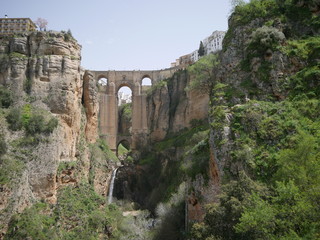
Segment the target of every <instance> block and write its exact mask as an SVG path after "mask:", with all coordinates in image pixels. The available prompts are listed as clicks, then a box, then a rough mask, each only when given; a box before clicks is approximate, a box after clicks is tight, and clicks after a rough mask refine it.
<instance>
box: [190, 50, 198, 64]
mask: <svg viewBox="0 0 320 240" xmlns="http://www.w3.org/2000/svg"><path fill="white" fill-rule="evenodd" d="M190 55H191V61H192V62H196V61H198V60H199V53H198V50H194V51H193V52H192V53H191V54H190Z"/></svg>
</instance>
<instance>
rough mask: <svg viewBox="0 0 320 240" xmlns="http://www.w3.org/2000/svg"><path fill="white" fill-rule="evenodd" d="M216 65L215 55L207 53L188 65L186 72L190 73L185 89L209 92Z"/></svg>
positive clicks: (213, 82) (216, 58) (214, 77)
mask: <svg viewBox="0 0 320 240" xmlns="http://www.w3.org/2000/svg"><path fill="white" fill-rule="evenodd" d="M218 65H219V61H218V57H217V55H215V54H209V55H208V56H205V57H203V58H201V59H199V61H197V62H196V63H195V64H193V65H192V66H190V67H189V68H188V72H189V74H190V75H191V80H190V83H189V86H188V87H187V90H189V91H190V90H198V91H201V92H203V93H208V94H209V93H210V92H211V89H212V87H213V85H214V84H215V79H216V74H215V73H216V71H215V69H216V67H217V66H218Z"/></svg>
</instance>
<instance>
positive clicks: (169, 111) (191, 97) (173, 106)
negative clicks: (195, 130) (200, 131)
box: [147, 70, 209, 142]
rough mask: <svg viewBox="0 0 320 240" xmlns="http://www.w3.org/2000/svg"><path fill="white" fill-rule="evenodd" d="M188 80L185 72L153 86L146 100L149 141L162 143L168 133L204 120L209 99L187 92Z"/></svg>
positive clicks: (196, 93)
mask: <svg viewBox="0 0 320 240" xmlns="http://www.w3.org/2000/svg"><path fill="white" fill-rule="evenodd" d="M189 81H190V77H189V75H188V73H187V71H186V70H183V71H179V72H177V73H175V74H174V75H173V77H172V78H170V79H166V80H163V81H161V82H158V83H156V86H153V89H152V91H151V94H150V95H149V96H148V99H147V113H148V126H150V127H149V131H150V139H151V141H152V142H153V141H160V140H163V139H164V138H165V137H166V136H167V134H168V133H177V132H179V131H180V130H182V129H184V128H187V127H190V126H191V122H192V121H195V120H205V121H206V120H207V116H208V104H209V96H208V95H206V94H201V93H200V92H197V91H186V87H187V85H188V82H189Z"/></svg>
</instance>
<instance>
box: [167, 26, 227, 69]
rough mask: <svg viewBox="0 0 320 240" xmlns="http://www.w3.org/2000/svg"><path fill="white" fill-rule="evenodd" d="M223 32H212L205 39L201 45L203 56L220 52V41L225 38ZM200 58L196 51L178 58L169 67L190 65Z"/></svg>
mask: <svg viewBox="0 0 320 240" xmlns="http://www.w3.org/2000/svg"><path fill="white" fill-rule="evenodd" d="M225 34H226V32H225V31H214V32H213V33H212V34H211V35H210V36H209V37H206V38H205V39H204V40H203V41H202V43H203V47H204V55H209V54H211V53H216V52H217V51H220V50H222V41H223V38H224V36H225ZM199 58H200V56H199V53H198V49H197V50H194V51H193V52H192V53H190V54H187V55H184V56H182V57H180V58H178V59H177V60H176V61H175V62H173V63H171V67H183V66H185V65H189V64H191V63H195V62H196V61H198V60H199Z"/></svg>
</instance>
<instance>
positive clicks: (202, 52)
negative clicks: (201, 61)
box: [198, 41, 204, 57]
mask: <svg viewBox="0 0 320 240" xmlns="http://www.w3.org/2000/svg"><path fill="white" fill-rule="evenodd" d="M198 54H199V57H202V56H204V46H203V42H202V41H200V46H199V50H198Z"/></svg>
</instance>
